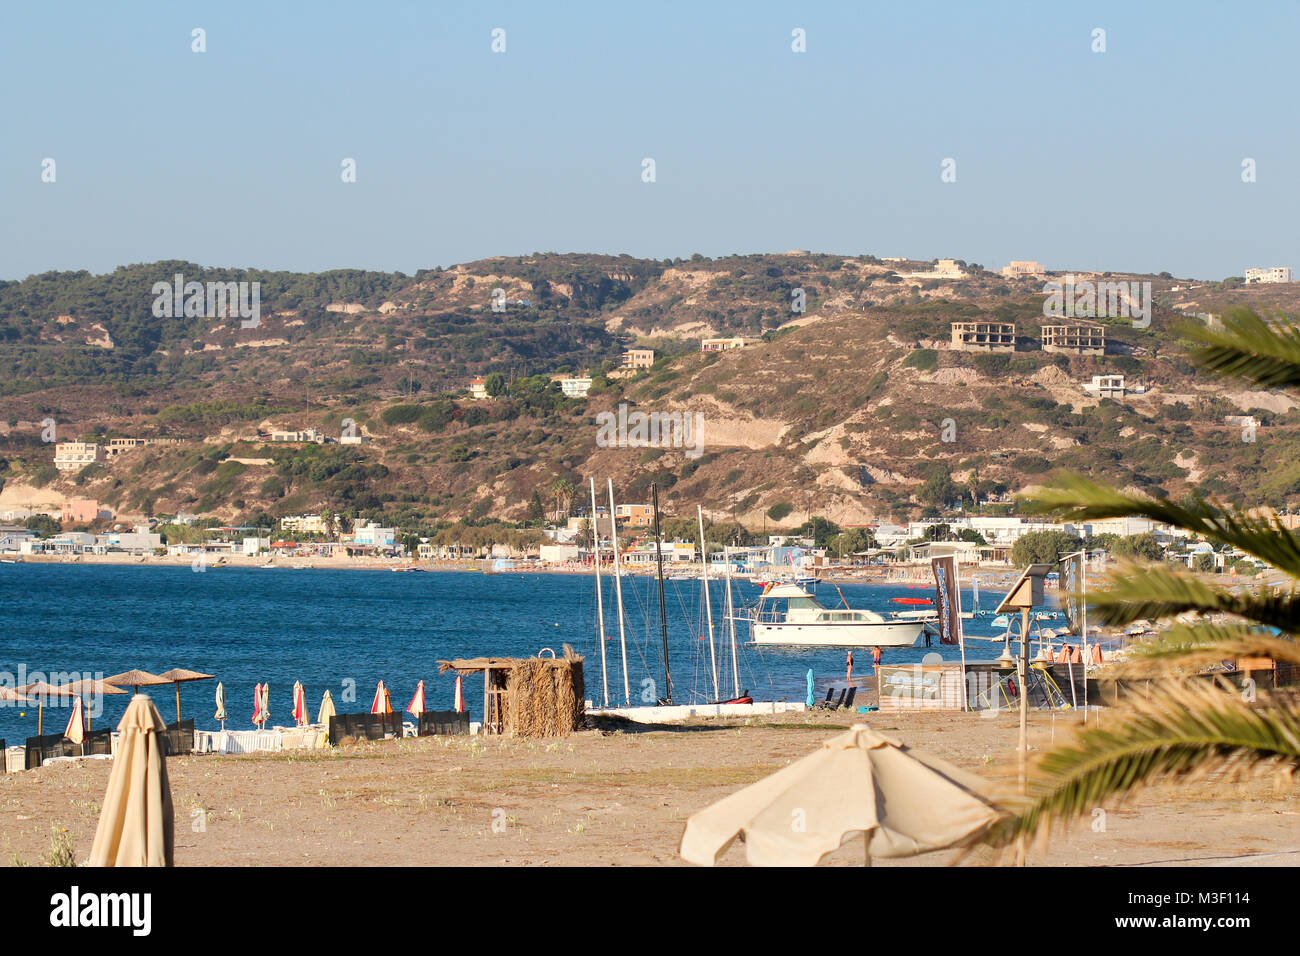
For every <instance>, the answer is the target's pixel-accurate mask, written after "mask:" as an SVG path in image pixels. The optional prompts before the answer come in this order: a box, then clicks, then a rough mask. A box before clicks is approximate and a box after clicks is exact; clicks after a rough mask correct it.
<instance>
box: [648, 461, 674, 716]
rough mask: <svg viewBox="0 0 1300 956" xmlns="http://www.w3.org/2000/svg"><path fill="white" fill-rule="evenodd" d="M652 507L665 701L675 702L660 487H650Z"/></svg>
mask: <svg viewBox="0 0 1300 956" xmlns="http://www.w3.org/2000/svg"><path fill="white" fill-rule="evenodd" d="M650 506H651V507H652V508H653V509H654V518H655V563H656V564H657V565H658V567H659V628H660V630H661V631H662V632H663V639H664V684H665V685H667V686H665V687H664V700H665V701H666V702H667V703H668V704H669V705H671V704H672V702H673V675H672V673H671V672H670V671H669V670H668V609H667V608H666V607H665V606H664V543H663V540H662V539H661V538H660V537H659V486H658V485H651V486H650Z"/></svg>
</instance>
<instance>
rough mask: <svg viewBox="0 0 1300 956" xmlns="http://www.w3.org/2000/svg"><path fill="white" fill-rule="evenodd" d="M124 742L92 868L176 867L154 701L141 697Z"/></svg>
mask: <svg viewBox="0 0 1300 956" xmlns="http://www.w3.org/2000/svg"><path fill="white" fill-rule="evenodd" d="M117 729H118V731H119V732H120V733H121V735H122V736H121V740H120V742H119V744H118V748H117V756H116V758H114V760H113V771H112V773H111V774H110V775H109V778H108V790H107V792H106V793H105V794H104V808H103V809H102V810H101V811H100V813H99V825H98V826H96V827H95V842H94V843H93V844H92V845H91V848H90V865H91V866H172V865H173V863H174V859H173V852H174V847H173V841H174V839H175V834H174V832H173V820H172V793H171V786H170V784H169V783H168V782H167V764H166V761H165V760H164V758H163V750H162V739H161V738H162V735H163V733H164V732H165V731H166V729H167V725H166V724H165V723H164V722H163V719H162V715H161V714H159V713H158V708H157V707H155V706H154V704H153V701H152V700H150V699H149V698H148V697H146V696H145V695H144V694H136V695H135V696H134V697H132V698H131V703H129V704H128V705H127V707H126V713H125V714H123V715H122V720H121V722H120V723H119V724H118V725H117Z"/></svg>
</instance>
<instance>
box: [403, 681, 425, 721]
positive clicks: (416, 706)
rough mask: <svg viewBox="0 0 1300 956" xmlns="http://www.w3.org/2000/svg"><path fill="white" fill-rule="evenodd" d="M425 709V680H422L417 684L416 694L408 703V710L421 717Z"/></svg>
mask: <svg viewBox="0 0 1300 956" xmlns="http://www.w3.org/2000/svg"><path fill="white" fill-rule="evenodd" d="M424 710H425V707H424V681H420V683H418V684H416V685H415V696H414V697H412V698H411V702H410V703H409V704H407V705H406V712H407V713H408V714H414V715H415V716H416V717H419V716H420V715H421V714H422V713H424Z"/></svg>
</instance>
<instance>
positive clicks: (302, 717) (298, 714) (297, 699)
mask: <svg viewBox="0 0 1300 956" xmlns="http://www.w3.org/2000/svg"><path fill="white" fill-rule="evenodd" d="M293 719H294V722H295V723H296V724H297V725H298V726H299V727H305V726H307V694H306V692H305V691H304V690H303V689H302V681H297V680H296V681H294V682H293Z"/></svg>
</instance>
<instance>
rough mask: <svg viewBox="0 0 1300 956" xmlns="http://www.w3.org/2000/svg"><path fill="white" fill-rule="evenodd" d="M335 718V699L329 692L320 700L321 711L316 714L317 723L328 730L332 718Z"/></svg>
mask: <svg viewBox="0 0 1300 956" xmlns="http://www.w3.org/2000/svg"><path fill="white" fill-rule="evenodd" d="M333 716H334V697H333V696H332V695H331V694H330V692H329V691H326V692H325V696H324V697H322V698H321V699H320V710H319V711H317V713H316V723H318V724H324V725H325V726H326V727H327V728H328V727H329V725H330V718H331V717H333Z"/></svg>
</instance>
